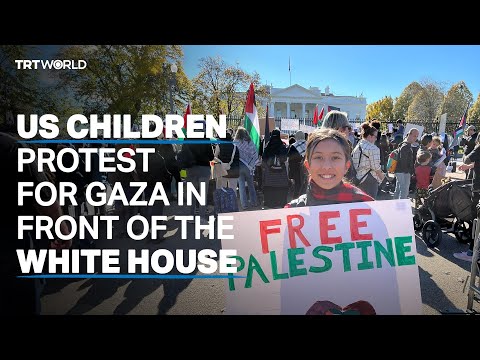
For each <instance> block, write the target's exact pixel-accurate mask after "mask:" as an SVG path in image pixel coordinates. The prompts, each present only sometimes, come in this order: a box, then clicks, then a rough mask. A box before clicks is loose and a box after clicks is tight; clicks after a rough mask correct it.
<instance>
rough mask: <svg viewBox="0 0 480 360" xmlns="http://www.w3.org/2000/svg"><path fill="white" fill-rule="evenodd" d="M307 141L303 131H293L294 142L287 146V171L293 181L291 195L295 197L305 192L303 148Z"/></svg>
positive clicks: (305, 178)
mask: <svg viewBox="0 0 480 360" xmlns="http://www.w3.org/2000/svg"><path fill="white" fill-rule="evenodd" d="M306 147H307V142H306V141H305V134H304V133H303V131H300V130H299V131H297V132H296V133H295V142H294V143H293V144H291V145H290V147H289V148H288V153H287V157H288V173H289V176H290V178H291V179H293V181H294V189H293V197H294V198H296V197H298V196H299V195H300V194H303V193H304V192H305V186H306V184H307V176H306V172H305V167H304V166H303V161H304V160H305V149H306Z"/></svg>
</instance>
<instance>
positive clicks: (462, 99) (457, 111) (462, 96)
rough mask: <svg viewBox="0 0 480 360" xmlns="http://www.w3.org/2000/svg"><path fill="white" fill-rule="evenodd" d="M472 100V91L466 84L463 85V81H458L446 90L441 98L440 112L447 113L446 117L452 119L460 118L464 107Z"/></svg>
mask: <svg viewBox="0 0 480 360" xmlns="http://www.w3.org/2000/svg"><path fill="white" fill-rule="evenodd" d="M472 101H473V96H472V93H471V92H470V90H469V89H468V87H467V85H465V83H464V82H463V81H460V82H458V83H456V84H455V85H453V86H452V87H451V88H450V90H448V92H447V95H445V98H444V100H443V103H442V106H441V110H440V114H444V113H447V119H449V120H452V121H453V120H458V119H461V117H462V116H463V113H464V112H465V109H466V108H467V106H468V105H469V104H471V103H472Z"/></svg>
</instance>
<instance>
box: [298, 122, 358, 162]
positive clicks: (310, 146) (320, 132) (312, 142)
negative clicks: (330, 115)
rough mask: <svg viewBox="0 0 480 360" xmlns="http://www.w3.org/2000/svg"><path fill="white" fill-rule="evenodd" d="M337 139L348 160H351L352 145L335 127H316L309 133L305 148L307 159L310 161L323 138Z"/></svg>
mask: <svg viewBox="0 0 480 360" xmlns="http://www.w3.org/2000/svg"><path fill="white" fill-rule="evenodd" d="M328 139H331V140H335V141H336V142H338V143H339V145H340V146H341V147H342V149H343V152H344V154H345V158H346V159H347V161H350V162H351V156H350V145H349V143H348V140H347V139H346V138H345V137H344V136H343V134H342V133H341V132H339V131H338V130H333V129H328V128H326V129H316V130H314V131H312V132H311V133H310V134H309V135H308V140H307V147H306V150H305V159H307V161H308V162H309V163H310V161H311V158H312V154H313V151H314V150H315V148H316V147H317V145H318V144H319V143H320V142H321V141H323V140H328Z"/></svg>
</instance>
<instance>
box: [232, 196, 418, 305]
mask: <svg viewBox="0 0 480 360" xmlns="http://www.w3.org/2000/svg"><path fill="white" fill-rule="evenodd" d="M231 215H233V216H234V223H235V226H234V229H233V230H232V232H233V234H234V237H235V243H236V245H235V248H236V249H237V255H238V258H237V263H238V264H239V268H238V272H237V273H236V274H235V275H238V276H245V278H236V279H232V278H230V279H228V280H227V281H226V287H227V289H226V292H227V296H226V298H227V307H226V313H227V314H307V313H315V314H335V313H339V314H340V313H345V314H347V313H349V314H350V313H352V314H353V313H356V314H371V313H374V314H421V309H422V301H421V294H420V282H419V274H418V267H417V262H416V247H415V233H414V230H413V223H412V213H411V207H410V203H409V201H407V200H388V201H372V202H363V203H351V204H336V205H324V206H315V207H302V208H291V209H278V210H268V211H255V212H244V213H234V214H231ZM225 242H226V243H225V246H227V247H228V246H230V247H231V246H232V245H231V243H230V242H231V240H226V241H225Z"/></svg>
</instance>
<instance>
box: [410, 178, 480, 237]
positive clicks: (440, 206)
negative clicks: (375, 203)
mask: <svg viewBox="0 0 480 360" xmlns="http://www.w3.org/2000/svg"><path fill="white" fill-rule="evenodd" d="M471 194H472V181H471V180H460V181H450V182H448V183H446V184H444V185H442V186H440V187H438V188H437V189H435V190H433V191H432V192H431V193H430V194H429V195H428V197H427V198H425V201H424V203H423V204H422V205H421V206H420V207H419V208H418V209H416V210H415V211H414V216H413V227H414V228H415V230H420V229H422V238H423V241H425V244H426V245H427V246H428V247H435V246H436V245H438V243H439V242H440V240H441V238H442V230H444V231H445V232H450V233H454V234H455V237H456V238H457V240H458V241H459V242H461V243H468V242H470V240H471V236H472V226H473V219H474V218H475V214H474V211H473V209H472V200H471Z"/></svg>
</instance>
